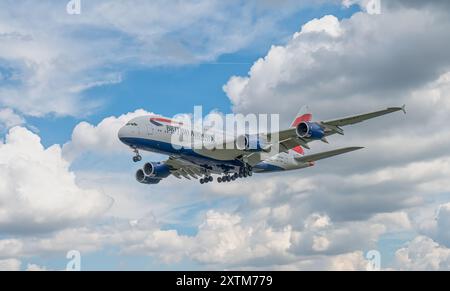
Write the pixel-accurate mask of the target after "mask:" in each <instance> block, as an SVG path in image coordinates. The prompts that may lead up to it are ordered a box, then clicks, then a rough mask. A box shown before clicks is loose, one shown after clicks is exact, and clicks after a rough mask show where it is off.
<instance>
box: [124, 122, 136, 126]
mask: <svg viewBox="0 0 450 291" xmlns="http://www.w3.org/2000/svg"><path fill="white" fill-rule="evenodd" d="M126 126H138V125H137V123H135V122H128V123H127V124H126Z"/></svg>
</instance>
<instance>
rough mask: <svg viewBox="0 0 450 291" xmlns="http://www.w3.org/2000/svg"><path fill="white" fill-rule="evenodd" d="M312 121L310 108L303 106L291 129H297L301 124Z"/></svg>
mask: <svg viewBox="0 0 450 291" xmlns="http://www.w3.org/2000/svg"><path fill="white" fill-rule="evenodd" d="M311 120H312V113H311V112H309V108H308V106H303V107H302V108H301V109H300V111H299V112H298V114H297V116H296V117H295V119H294V121H293V122H292V124H291V127H296V126H297V125H298V124H299V123H300V122H303V121H311Z"/></svg>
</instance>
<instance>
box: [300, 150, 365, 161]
mask: <svg viewBox="0 0 450 291" xmlns="http://www.w3.org/2000/svg"><path fill="white" fill-rule="evenodd" d="M360 149H363V147H348V148H342V149H337V150H332V151H328V152H321V153H317V154H312V155H307V156H301V157H296V158H295V160H296V161H297V162H300V163H309V162H315V161H319V160H323V159H327V158H331V157H334V156H337V155H342V154H345V153H348V152H352V151H357V150H360Z"/></svg>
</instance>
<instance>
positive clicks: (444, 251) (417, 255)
mask: <svg viewBox="0 0 450 291" xmlns="http://www.w3.org/2000/svg"><path fill="white" fill-rule="evenodd" d="M395 259H396V262H397V264H398V267H399V268H400V269H403V270H431V271H436V270H449V269H450V249H448V248H445V247H443V246H440V245H439V244H438V243H436V242H434V241H433V240H432V239H431V238H428V237H425V236H418V237H416V238H414V239H413V240H412V241H411V242H409V243H408V244H407V246H405V247H403V248H401V249H399V250H398V251H397V252H396V253H395Z"/></svg>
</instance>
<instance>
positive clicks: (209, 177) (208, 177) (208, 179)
mask: <svg viewBox="0 0 450 291" xmlns="http://www.w3.org/2000/svg"><path fill="white" fill-rule="evenodd" d="M212 181H214V179H213V177H212V176H205V178H201V179H200V184H206V183H209V182H212Z"/></svg>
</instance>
